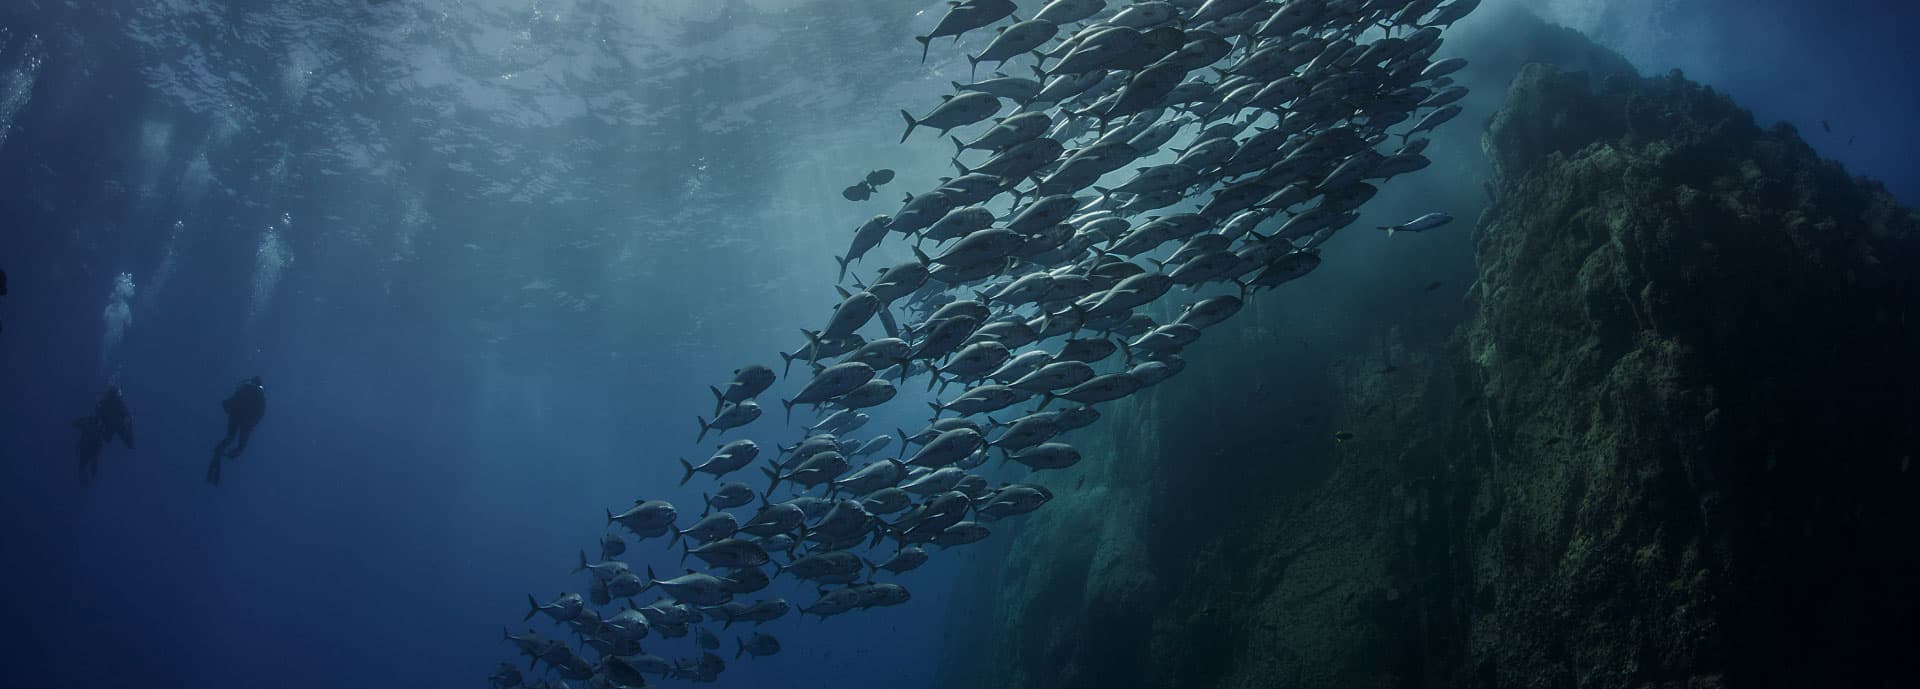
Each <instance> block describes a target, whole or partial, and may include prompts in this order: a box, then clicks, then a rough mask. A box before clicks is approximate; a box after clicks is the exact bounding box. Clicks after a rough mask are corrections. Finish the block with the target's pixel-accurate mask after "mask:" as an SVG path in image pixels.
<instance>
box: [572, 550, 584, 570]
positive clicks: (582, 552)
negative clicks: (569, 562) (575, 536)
mask: <svg viewBox="0 0 1920 689" xmlns="http://www.w3.org/2000/svg"><path fill="white" fill-rule="evenodd" d="M584 571H587V551H585V550H582V551H580V566H578V567H575V568H573V572H572V573H573V574H579V573H581V572H584Z"/></svg>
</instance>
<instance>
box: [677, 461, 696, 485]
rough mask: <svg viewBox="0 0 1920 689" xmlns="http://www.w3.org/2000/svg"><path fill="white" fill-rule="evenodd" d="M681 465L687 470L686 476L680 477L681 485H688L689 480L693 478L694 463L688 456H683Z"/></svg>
mask: <svg viewBox="0 0 1920 689" xmlns="http://www.w3.org/2000/svg"><path fill="white" fill-rule="evenodd" d="M680 466H681V467H683V468H685V469H686V470H687V474H686V475H685V476H681V477H680V485H683V486H684V485H687V482H688V481H692V480H693V463H692V462H689V461H687V460H686V458H684V457H682V458H681V459H680Z"/></svg>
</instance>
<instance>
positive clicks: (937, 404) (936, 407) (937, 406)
mask: <svg viewBox="0 0 1920 689" xmlns="http://www.w3.org/2000/svg"><path fill="white" fill-rule="evenodd" d="M927 406H929V407H933V418H936V419H938V418H940V412H941V411H942V408H941V406H940V401H939V400H934V401H932V402H928V403H927Z"/></svg>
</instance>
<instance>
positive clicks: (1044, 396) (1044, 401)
mask: <svg viewBox="0 0 1920 689" xmlns="http://www.w3.org/2000/svg"><path fill="white" fill-rule="evenodd" d="M1053 399H1054V397H1053V393H1051V392H1043V393H1040V406H1038V407H1034V408H1033V410H1034V411H1036V412H1037V411H1040V410H1042V409H1046V408H1047V405H1049V404H1052V403H1053Z"/></svg>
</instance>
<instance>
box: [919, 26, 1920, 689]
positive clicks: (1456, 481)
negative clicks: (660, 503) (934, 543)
mask: <svg viewBox="0 0 1920 689" xmlns="http://www.w3.org/2000/svg"><path fill="white" fill-rule="evenodd" d="M1528 31H1533V32H1534V33H1533V34H1527V35H1541V36H1547V35H1552V34H1551V33H1550V32H1551V31H1556V29H1551V28H1549V27H1545V26H1544V25H1540V26H1539V27H1535V28H1532V29H1528ZM1558 31H1564V30H1558ZM1543 32H1544V33H1543ZM1562 39H1565V36H1561V37H1560V39H1554V40H1533V39H1528V38H1527V37H1526V35H1519V34H1516V35H1515V37H1514V39H1513V40H1509V41H1504V42H1501V45H1502V46H1503V47H1502V49H1504V50H1508V51H1509V52H1510V53H1512V54H1510V55H1508V56H1507V57H1506V59H1510V60H1512V61H1513V64H1512V67H1511V69H1510V71H1507V72H1506V73H1507V74H1515V75H1517V76H1515V77H1514V78H1513V79H1512V87H1511V91H1510V93H1509V95H1508V98H1507V100H1506V104H1505V105H1504V106H1503V107H1502V108H1501V110H1500V111H1499V112H1498V113H1497V114H1495V115H1494V116H1493V117H1492V118H1491V120H1490V122H1489V125H1488V128H1487V132H1486V134H1485V137H1484V139H1483V146H1484V150H1485V154H1486V160H1487V162H1488V164H1489V165H1490V168H1489V173H1488V177H1487V178H1486V180H1485V181H1486V182H1487V186H1488V189H1489V191H1490V193H1491V194H1492V199H1491V201H1490V202H1489V203H1488V206H1487V207H1486V209H1485V211H1484V213H1483V214H1482V216H1481V218H1480V223H1479V227H1478V229H1477V230H1475V235H1474V266H1473V271H1474V276H1473V279H1474V285H1473V287H1472V288H1471V289H1470V290H1469V294H1468V296H1467V299H1468V304H1469V305H1470V308H1468V309H1467V310H1466V311H1465V312H1464V318H1463V321H1462V322H1461V323H1460V324H1459V325H1458V327H1457V329H1455V330H1454V331H1453V334H1452V336H1451V337H1441V338H1431V339H1425V340H1416V339H1410V338H1407V337H1405V336H1402V335H1399V334H1398V333H1397V332H1396V331H1395V330H1394V329H1388V330H1387V332H1386V334H1383V335H1380V336H1379V337H1378V338H1377V339H1376V340H1373V341H1369V342H1367V343H1364V346H1356V347H1353V348H1352V349H1355V350H1365V351H1367V352H1368V353H1367V354H1365V355H1359V354H1349V355H1347V356H1345V357H1342V358H1336V359H1334V360H1331V361H1329V362H1327V365H1324V366H1317V365H1314V362H1312V361H1310V360H1301V359H1299V358H1289V357H1288V356H1286V355H1280V356H1274V355H1275V353H1276V352H1278V351H1280V350H1279V344H1278V343H1280V342H1289V343H1290V342H1291V340H1292V338H1291V337H1290V336H1288V335H1286V333H1288V332H1289V331H1290V329H1291V328H1297V327H1298V324H1299V323H1300V321H1301V320H1302V319H1303V318H1306V317H1308V316H1309V315H1311V316H1313V317H1321V318H1324V317H1326V314H1310V313H1309V312H1307V311H1306V310H1305V309H1306V307H1304V306H1302V305H1301V304H1302V302H1304V301H1306V300H1305V299H1299V300H1294V299H1289V298H1285V297H1283V298H1280V299H1273V298H1267V299H1263V300H1261V301H1256V302H1255V303H1254V305H1253V306H1252V307H1250V308H1249V309H1248V311H1247V313H1246V314H1244V315H1243V317H1242V319H1240V320H1243V321H1245V322H1243V323H1239V324H1237V325H1236V327H1235V328H1234V329H1231V330H1228V329H1225V328H1223V329H1221V330H1220V331H1218V332H1219V333H1220V334H1218V335H1216V334H1215V332H1209V334H1208V338H1207V340H1206V341H1204V342H1203V343H1202V344H1205V345H1206V346H1207V349H1206V350H1205V351H1204V353H1201V352H1196V355H1194V356H1193V357H1192V358H1193V359H1194V362H1193V364H1192V365H1191V366H1190V368H1189V369H1188V373H1187V375H1186V376H1184V377H1183V378H1182V379H1181V380H1180V381H1179V382H1178V383H1176V384H1170V385H1164V386H1161V387H1159V388H1156V389H1155V390H1154V391H1152V392H1153V394H1150V395H1145V396H1142V397H1141V398H1140V399H1137V400H1133V401H1129V402H1126V403H1124V404H1121V405H1118V406H1114V407H1112V408H1110V409H1108V410H1107V412H1106V413H1107V416H1108V418H1109V419H1110V423H1107V424H1102V427H1103V428H1107V429H1112V430H1109V431H1104V435H1096V436H1087V437H1083V438H1081V439H1077V440H1075V442H1076V443H1077V444H1084V445H1085V447H1086V448H1087V450H1086V452H1087V455H1088V456H1089V458H1090V459H1089V461H1087V462H1083V463H1081V464H1080V465H1079V466H1077V467H1075V468H1074V469H1073V470H1072V471H1073V472H1077V473H1066V474H1058V475H1052V476H1046V477H1042V478H1046V479H1049V480H1051V481H1052V482H1053V483H1054V484H1056V485H1058V484H1060V483H1061V482H1062V481H1073V482H1075V485H1074V486H1073V487H1072V488H1068V487H1067V486H1061V487H1062V488H1063V489H1062V490H1059V491H1058V495H1059V498H1058V499H1056V500H1055V501H1054V502H1053V503H1051V504H1050V505H1049V506H1048V507H1047V509H1045V510H1041V511H1040V512H1037V513H1035V514H1033V515H1029V516H1026V517H1022V518H1020V519H1023V520H1026V521H1025V522H1024V523H1021V524H1019V525H1017V526H1015V527H1012V528H1008V529H1006V531H1008V532H1010V534H1009V535H1011V536H1012V537H1011V538H1007V539H999V540H997V541H996V542H994V543H993V544H992V545H991V546H989V548H988V549H986V550H982V551H979V552H980V554H982V555H984V556H985V557H984V558H983V559H982V561H983V562H984V563H986V564H983V565H982V566H981V570H982V571H981V572H980V574H979V576H978V577H977V578H976V579H974V580H972V581H970V582H969V583H968V584H967V585H965V586H963V587H962V590H961V591H960V592H959V593H958V594H956V600H954V601H953V604H954V605H955V608H956V610H958V611H961V612H960V614H957V615H956V617H957V618H959V619H961V620H963V621H964V622H965V623H966V624H965V625H963V626H957V627H955V628H953V629H952V631H951V632H950V634H951V639H950V643H949V644H948V648H949V649H952V650H951V651H950V652H949V656H948V658H947V659H946V662H945V663H944V665H943V668H942V679H943V685H944V686H946V687H949V688H952V689H959V688H961V687H968V688H974V687H983V686H986V687H1002V688H1008V689H1013V688H1027V687H1034V688H1038V687H1048V688H1050V689H1070V688H1078V687H1086V688H1089V689H1091V688H1094V687H1099V688H1101V689H1116V688H1126V687H1236V688H1237V687H1281V686H1284V687H1475V688H1482V687H1484V688H1491V687H1528V688H1532V687H1556V688H1557V687H1723V686H1724V687H1816V686H1818V687H1829V686H1848V687H1882V686H1920V663H1915V662H1913V659H1912V655H1911V649H1913V648H1920V622H1917V621H1920V586H1916V583H1920V548H1916V547H1915V543H1916V534H1920V499H1917V498H1920V472H1916V470H1915V468H1914V467H1912V458H1911V457H1912V455H1913V454H1915V447H1916V445H1917V444H1920V443H1916V431H1915V428H1914V419H1915V418H1916V417H1917V416H1920V409H1916V407H1920V399H1916V391H1920V331H1916V328H1920V321H1916V320H1913V319H1911V318H1910V313H1909V312H1910V310H1911V309H1912V308H1913V307H1914V306H1920V277H1916V276H1920V251H1916V241H1917V240H1920V217H1916V215H1915V214H1914V213H1912V212H1911V211H1908V210H1906V209H1904V208H1902V207H1900V206H1899V205H1898V204H1896V203H1895V202H1894V201H1893V200H1892V199H1891V198H1890V197H1889V196H1888V195H1887V194H1886V193H1885V192H1884V190H1882V189H1881V188H1880V187H1879V186H1878V185H1875V184H1873V183H1870V182H1865V181H1861V180H1856V179H1853V178H1850V177H1849V176H1848V175H1847V174H1846V173H1845V171H1844V170H1842V169H1841V168H1840V167H1839V166H1838V165H1837V164H1834V163H1832V162H1830V161H1825V160H1822V159H1820V158H1819V156H1818V155H1817V154H1816V153H1815V152H1814V151H1813V150H1812V149H1811V148H1810V147H1808V146H1807V145H1806V144H1805V143H1804V142H1803V141H1801V140H1800V138H1799V137H1798V136H1797V134H1795V133H1794V132H1793V131H1792V130H1791V129H1790V128H1787V127H1784V126H1782V127H1775V128H1771V129H1767V128H1762V127H1760V126H1758V125H1756V124H1755V122H1754V121H1753V118H1752V116H1751V115H1750V114H1748V113H1747V112H1746V111H1744V110H1742V109H1740V108H1739V107H1738V106H1737V105H1735V104H1734V103H1733V102H1732V101H1731V100H1730V99H1728V98H1726V97H1725V96H1723V95H1720V94H1717V93H1715V92H1714V91H1712V90H1711V89H1709V88H1705V87H1702V86H1699V85H1697V84H1693V83H1691V82H1688V81H1686V80H1684V79H1682V78H1680V77H1679V76H1678V75H1673V76H1669V77H1663V78H1655V79H1640V78H1638V77H1637V76H1631V75H1630V70H1627V69H1625V68H1624V67H1623V65H1624V62H1623V61H1617V58H1608V57H1606V56H1604V55H1601V53H1604V51H1597V52H1596V50H1595V49H1593V48H1592V47H1591V44H1589V43H1586V42H1585V41H1583V40H1579V41H1576V40H1562ZM1516 45H1519V46H1528V45H1531V46H1537V49H1536V50H1537V52H1534V53H1532V54H1526V53H1525V52H1524V51H1513V50H1512V47H1513V46H1516ZM1556 51H1558V52H1556ZM1596 55H1600V57H1598V58H1596V57H1595V56H1596ZM1521 59H1531V60H1540V61H1546V62H1558V63H1559V64H1561V65H1566V66H1569V67H1578V68H1580V69H1582V70H1590V71H1573V70H1570V69H1562V68H1557V67H1553V66H1548V65H1538V64H1537V65H1529V66H1525V67H1521V66H1519V64H1518V61H1519V60H1521ZM1480 66H1481V68H1482V69H1488V68H1489V67H1488V65H1487V64H1485V63H1484V62H1482V64H1481V65H1480ZM1500 68H1501V65H1500V64H1499V63H1498V61H1495V64H1494V65H1492V69H1494V70H1496V71H1497V70H1498V69H1500ZM1480 181H1481V180H1472V183H1474V184H1478V183H1479V182H1480ZM1276 294H1277V293H1276ZM1383 327H1384V326H1383ZM1223 340H1224V342H1223ZM1382 352H1384V354H1385V360H1386V362H1387V365H1386V366H1385V367H1383V364H1382ZM1263 356H1265V357H1272V358H1274V359H1282V360H1283V363H1270V364H1262V365H1260V367H1259V368H1257V369H1255V370H1254V374H1253V375H1249V373H1248V366H1249V364H1248V363H1247V362H1250V361H1268V360H1269V359H1266V358H1262V357H1263ZM1303 408H1304V409H1313V410H1317V411H1315V412H1314V414H1316V416H1309V417H1306V418H1304V419H1301V418H1300V415H1301V414H1302V412H1301V409H1303ZM1296 419H1298V420H1296ZM1332 429H1340V430H1345V431H1348V432H1351V433H1353V434H1354V439H1353V440H1351V441H1348V442H1344V443H1334V442H1333V441H1332V440H1331V439H1330V438H1329V437H1328V435H1329V434H1330V432H1331V430H1332ZM1095 458H1098V459H1097V461H1096V459H1095ZM983 545H986V544H983Z"/></svg>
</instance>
